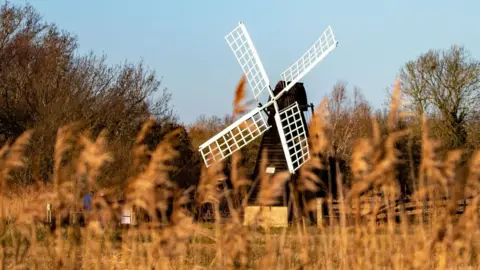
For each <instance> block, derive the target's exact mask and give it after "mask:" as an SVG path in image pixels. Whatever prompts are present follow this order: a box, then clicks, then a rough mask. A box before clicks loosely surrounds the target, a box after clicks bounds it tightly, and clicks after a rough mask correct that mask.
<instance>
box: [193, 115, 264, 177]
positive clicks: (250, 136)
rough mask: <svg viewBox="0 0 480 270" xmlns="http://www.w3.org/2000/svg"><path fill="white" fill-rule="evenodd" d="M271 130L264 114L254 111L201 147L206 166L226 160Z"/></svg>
mask: <svg viewBox="0 0 480 270" xmlns="http://www.w3.org/2000/svg"><path fill="white" fill-rule="evenodd" d="M269 128H270V126H269V125H268V124H267V118H266V116H265V114H264V112H263V111H261V110H260V108H255V109H253V110H252V111H251V112H249V113H248V114H245V115H244V116H242V117H241V118H239V119H238V120H237V121H235V122H234V123H233V124H231V125H230V126H228V127H227V128H225V129H224V130H222V131H221V132H220V133H218V134H217V135H215V136H213V137H212V138H210V139H209V140H208V141H206V142H205V143H203V144H202V145H200V149H199V150H200V153H201V154H202V157H203V161H204V162H205V165H206V166H207V167H209V166H210V165H212V164H213V163H214V162H218V161H220V160H222V159H225V158H226V157H228V156H230V155H231V154H233V153H234V152H235V151H238V150H240V149H241V148H242V147H244V146H245V145H247V144H248V143H250V142H251V141H253V140H254V139H256V138H258V136H260V135H262V134H263V133H264V132H265V131H267V130H268V129H269Z"/></svg>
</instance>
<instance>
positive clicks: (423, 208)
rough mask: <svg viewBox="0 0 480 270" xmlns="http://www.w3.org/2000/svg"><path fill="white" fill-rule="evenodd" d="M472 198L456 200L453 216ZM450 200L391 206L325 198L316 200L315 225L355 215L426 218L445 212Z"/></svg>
mask: <svg viewBox="0 0 480 270" xmlns="http://www.w3.org/2000/svg"><path fill="white" fill-rule="evenodd" d="M472 199H473V197H468V198H465V199H461V200H457V201H456V205H455V214H457V215H461V214H462V213H463V212H464V211H465V208H466V206H467V205H469V204H470V203H471V201H472ZM452 203H453V202H452V200H450V199H448V198H446V197H442V198H438V199H436V200H412V199H410V198H408V199H405V200H403V201H402V200H396V201H395V203H392V204H391V206H388V205H386V204H385V202H384V201H382V200H380V199H378V198H363V199H360V200H358V202H355V201H349V202H343V205H342V202H341V201H339V200H330V201H329V200H328V199H325V198H318V199H317V203H316V208H317V212H316V216H317V224H323V223H324V222H325V221H326V220H329V219H330V220H338V219H340V217H341V216H342V214H343V216H344V217H346V218H347V219H349V220H352V219H354V218H355V217H356V216H357V215H358V216H360V218H361V219H362V220H367V221H369V220H371V219H372V218H375V219H376V221H379V220H384V219H386V218H387V216H388V215H389V214H393V215H394V216H395V217H399V216H400V215H404V216H405V217H407V218H413V217H415V216H419V215H423V216H424V217H428V216H429V215H431V214H432V213H433V211H432V210H434V209H435V210H440V211H445V210H446V208H447V206H448V205H449V204H452Z"/></svg>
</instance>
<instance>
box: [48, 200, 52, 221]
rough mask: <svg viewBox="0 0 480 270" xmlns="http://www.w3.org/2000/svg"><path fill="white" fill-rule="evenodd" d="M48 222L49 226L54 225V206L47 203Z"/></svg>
mask: <svg viewBox="0 0 480 270" xmlns="http://www.w3.org/2000/svg"><path fill="white" fill-rule="evenodd" d="M47 222H48V224H51V223H52V204H51V203H47Z"/></svg>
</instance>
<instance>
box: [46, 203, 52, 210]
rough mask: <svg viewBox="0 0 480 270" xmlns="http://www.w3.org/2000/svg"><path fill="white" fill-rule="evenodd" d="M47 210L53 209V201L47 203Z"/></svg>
mask: <svg viewBox="0 0 480 270" xmlns="http://www.w3.org/2000/svg"><path fill="white" fill-rule="evenodd" d="M47 211H52V204H51V203H47Z"/></svg>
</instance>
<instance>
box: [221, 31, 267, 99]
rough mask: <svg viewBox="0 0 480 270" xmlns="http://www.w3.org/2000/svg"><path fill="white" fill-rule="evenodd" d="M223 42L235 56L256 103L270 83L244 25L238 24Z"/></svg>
mask: <svg viewBox="0 0 480 270" xmlns="http://www.w3.org/2000/svg"><path fill="white" fill-rule="evenodd" d="M225 40H226V41H227V43H228V45H229V46H230V48H231V49H232V51H233V53H234V54H235V57H236V58H237V61H238V63H239V64H240V67H242V70H243V72H244V74H245V75H246V77H247V81H248V83H249V85H250V87H251V88H252V92H253V95H254V96H255V99H256V100H257V101H258V97H259V96H260V95H261V94H262V92H263V91H264V90H265V89H267V90H270V89H269V87H270V82H269V80H268V76H267V73H266V72H265V69H264V68H263V64H262V61H260V57H259V56H258V53H257V51H256V49H255V46H253V42H252V40H251V39H250V35H249V34H248V32H247V29H246V28H245V25H244V24H243V23H240V24H239V25H238V26H237V27H236V28H235V29H233V31H232V32H230V33H229V34H228V35H226V36H225Z"/></svg>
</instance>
